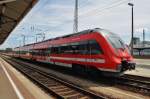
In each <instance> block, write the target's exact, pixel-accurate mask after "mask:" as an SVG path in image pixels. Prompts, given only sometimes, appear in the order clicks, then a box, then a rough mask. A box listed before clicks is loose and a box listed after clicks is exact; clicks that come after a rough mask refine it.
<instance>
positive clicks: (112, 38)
mask: <svg viewBox="0 0 150 99" xmlns="http://www.w3.org/2000/svg"><path fill="white" fill-rule="evenodd" d="M101 33H102V35H103V36H105V37H106V38H107V40H108V42H109V43H110V44H111V45H112V46H113V47H114V48H116V49H120V48H121V49H125V44H124V42H123V41H122V40H121V38H120V37H118V36H117V35H116V34H114V33H112V32H109V31H107V30H102V31H101Z"/></svg>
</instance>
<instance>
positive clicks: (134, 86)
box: [96, 74, 150, 96]
mask: <svg viewBox="0 0 150 99" xmlns="http://www.w3.org/2000/svg"><path fill="white" fill-rule="evenodd" d="M104 79H105V78H104ZM101 80H102V79H101ZM96 81H97V80H96ZM105 82H111V83H112V84H115V85H117V86H118V85H119V86H121V88H125V89H127V90H131V91H135V92H139V93H142V94H146V95H148V96H150V78H147V77H142V76H135V75H127V74H126V75H124V76H121V77H119V78H112V79H109V80H108V79H107V80H106V81H105ZM105 82H104V84H105Z"/></svg>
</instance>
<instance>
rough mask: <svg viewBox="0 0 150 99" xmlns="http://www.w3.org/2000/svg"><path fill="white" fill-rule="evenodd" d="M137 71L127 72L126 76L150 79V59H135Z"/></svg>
mask: <svg viewBox="0 0 150 99" xmlns="http://www.w3.org/2000/svg"><path fill="white" fill-rule="evenodd" d="M135 62H136V64H137V66H136V70H133V71H127V72H126V74H132V75H139V76H144V77H150V59H135Z"/></svg>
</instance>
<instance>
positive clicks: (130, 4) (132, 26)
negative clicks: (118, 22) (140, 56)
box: [128, 3, 134, 55]
mask: <svg viewBox="0 0 150 99" xmlns="http://www.w3.org/2000/svg"><path fill="white" fill-rule="evenodd" d="M128 5H129V6H131V8H132V9H131V10H132V12H131V14H132V16H131V17H132V18H131V19H132V23H131V29H132V31H131V55H133V37H134V35H133V34H134V15H133V6H134V4H133V3H128Z"/></svg>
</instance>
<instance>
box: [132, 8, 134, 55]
mask: <svg viewBox="0 0 150 99" xmlns="http://www.w3.org/2000/svg"><path fill="white" fill-rule="evenodd" d="M133 18H134V17H133V5H132V46H131V54H132V55H133V44H134V42H133V37H134V19H133Z"/></svg>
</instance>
